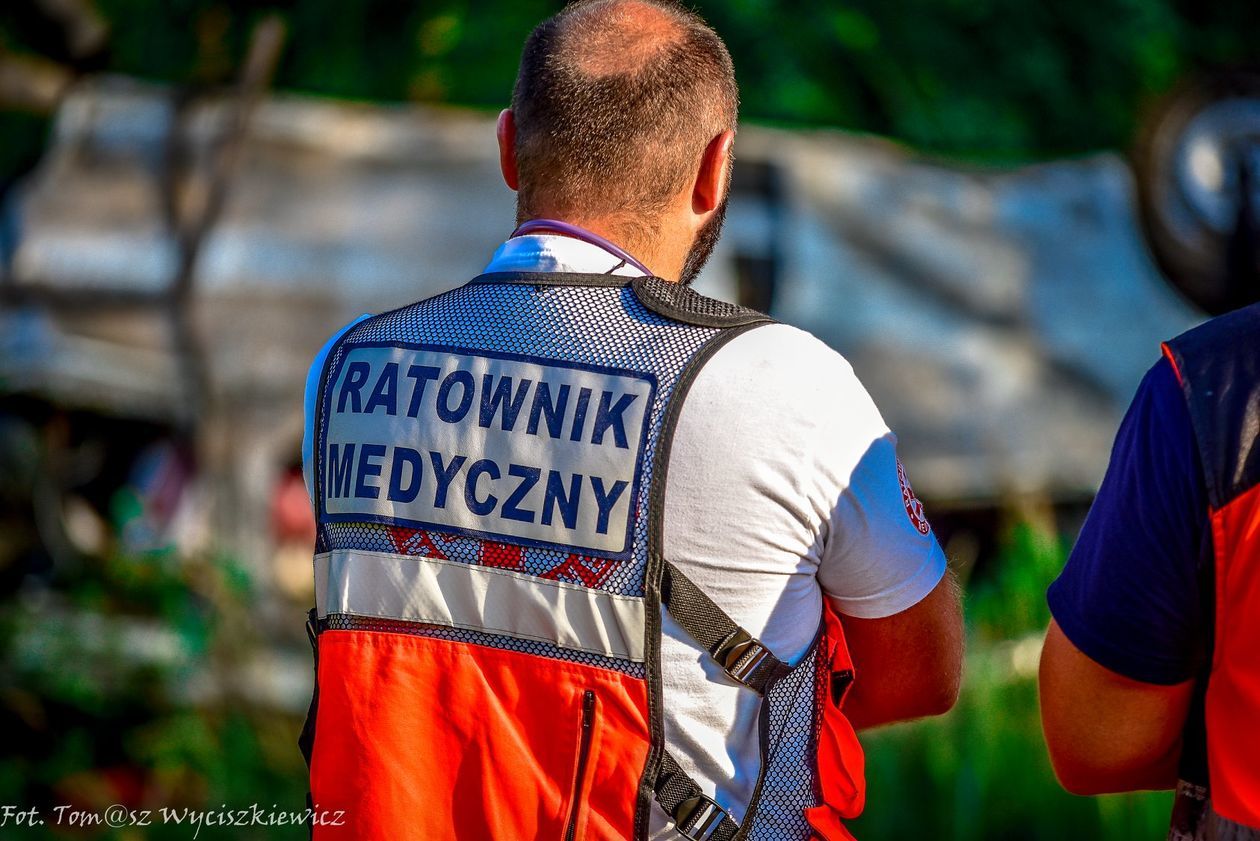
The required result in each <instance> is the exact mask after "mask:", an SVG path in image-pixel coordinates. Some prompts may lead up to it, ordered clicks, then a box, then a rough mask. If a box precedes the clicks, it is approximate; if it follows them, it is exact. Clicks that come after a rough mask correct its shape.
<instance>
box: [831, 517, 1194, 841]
mask: <svg viewBox="0 0 1260 841" xmlns="http://www.w3.org/2000/svg"><path fill="white" fill-rule="evenodd" d="M1066 555H1067V546H1066V544H1065V543H1064V542H1063V540H1062V539H1061V538H1060V537H1059V536H1058V534H1057V533H1056V532H1055V531H1053V530H1051V529H1049V528H1045V527H1040V528H1039V527H1037V526H1036V525H1033V524H1032V523H1030V522H1028V521H1020V522H1017V523H1016V524H1015V525H1014V526H1013V527H1011V528H1010V529H1009V532H1008V534H1007V536H1006V540H1005V543H1004V549H1003V551H1002V556H1001V557H1000V558H998V559H997V561H996V562H995V563H994V565H993V566H994V574H993V575H992V576H990V577H988V578H987V579H985V580H983V581H978V582H976V583H975V584H974V586H972V587H970V588H969V589H968V594H967V599H966V612H967V621H968V630H969V640H968V645H969V649H968V655H967V671H966V677H965V680H964V682H963V692H962V697H961V698H960V699H959V703H958V706H957V707H955V708H954V710H953V711H952V712H950V713H949V714H948V715H946V716H944V717H942V718H939V719H929V720H925V721H920V722H915V723H912V724H904V725H897V726H894V727H889V728H885V729H883V730H878V731H875V732H873V733H869V734H866V735H864V736H863V743H864V745H865V746H866V751H867V782H868V785H869V791H868V793H867V808H866V812H865V814H864V815H863V816H862V818H861V819H860V820H858V821H857V822H856V823H855V824H854V826H853V831H854V834H856V835H857V836H858V837H859V838H862V839H864V841H877V840H878V841H893V839H901V838H933V839H936V841H1003V839H1015V838H1018V839H1021V841H1061V839H1065V838H1090V839H1107V838H1111V839H1129V838H1151V839H1154V838H1162V837H1164V835H1165V834H1166V833H1167V831H1168V819H1169V815H1170V813H1171V809H1172V796H1171V794H1169V793H1167V792H1163V793H1144V794H1129V795H1116V796H1111V797H1095V798H1091V797H1076V796H1074V795H1071V794H1068V793H1067V792H1065V791H1064V790H1063V789H1062V788H1060V787H1059V784H1058V783H1057V782H1056V780H1055V778H1054V772H1053V771H1052V770H1051V767H1050V759H1049V757H1048V756H1047V754H1046V747H1045V743H1044V742H1043V740H1042V736H1041V720H1040V713H1039V711H1038V706H1037V681H1036V668H1037V660H1038V658H1039V656H1040V649H1041V637H1042V634H1043V633H1044V632H1045V627H1046V624H1047V623H1048V622H1049V620H1050V614H1049V610H1048V608H1047V607H1046V601H1045V592H1046V588H1047V587H1048V586H1049V585H1050V582H1051V581H1053V580H1054V578H1055V577H1056V576H1057V575H1058V574H1059V570H1061V569H1062V567H1063V563H1064V562H1065V560H1066Z"/></svg>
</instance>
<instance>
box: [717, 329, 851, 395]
mask: <svg viewBox="0 0 1260 841" xmlns="http://www.w3.org/2000/svg"><path fill="white" fill-rule="evenodd" d="M705 369H706V370H705V372H704V376H705V378H707V379H711V380H733V381H735V382H737V383H739V384H741V385H743V386H744V387H743V388H742V389H731V390H730V391H729V392H728V393H727V395H726V396H727V398H728V399H730V400H732V401H735V402H739V401H741V400H752V399H764V396H765V394H766V393H772V394H777V395H781V396H782V397H783V398H785V399H786V400H787V403H788V405H791V404H803V405H808V404H811V403H814V402H816V401H817V400H818V399H825V400H827V401H828V402H832V401H834V400H836V399H843V398H844V397H845V396H852V395H853V393H855V392H858V393H860V394H861V395H863V396H864V395H865V390H864V389H863V388H862V385H861V383H860V382H858V379H857V375H856V374H855V373H854V371H853V366H851V365H850V364H849V361H848V360H847V359H845V358H844V357H843V356H842V355H841V354H840V353H839V352H837V351H836V350H835V349H833V348H832V347H830V346H828V345H827V344H826V343H825V342H823V341H822V340H821V339H819V338H818V337H816V336H814V335H813V334H812V333H809V332H807V331H805V330H802V329H800V328H798V327H792V326H790V325H787V324H779V323H774V324H766V325H763V326H760V327H757V328H756V329H753V330H749V331H748V332H746V333H744V334H743V335H740V336H737V337H736V338H734V339H732V340H731V341H730V342H728V343H727V344H726V345H724V346H723V347H722V348H721V349H719V350H718V351H717V352H716V353H715V354H714V355H713V358H712V359H711V360H709V362H708V363H707V364H706V366H705Z"/></svg>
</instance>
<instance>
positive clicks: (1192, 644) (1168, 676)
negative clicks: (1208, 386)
mask: <svg viewBox="0 0 1260 841" xmlns="http://www.w3.org/2000/svg"><path fill="white" fill-rule="evenodd" d="M1210 534H1211V531H1210V527H1209V521H1208V500H1207V488H1206V487H1205V484H1204V479H1203V467H1202V464H1201V462H1200V459H1199V453H1198V447H1197V445H1196V443H1195V438H1194V430H1193V427H1192V426H1191V423H1190V412H1189V409H1188V408H1187V406H1186V399H1185V397H1184V395H1183V393H1182V390H1181V385H1180V384H1179V383H1178V382H1177V378H1176V375H1175V374H1174V373H1173V369H1172V365H1171V364H1169V362H1168V360H1167V359H1161V360H1160V361H1159V362H1158V363H1157V364H1156V365H1155V366H1154V367H1153V368H1151V370H1150V371H1148V372H1147V374H1146V377H1145V378H1144V379H1143V380H1142V385H1141V386H1140V387H1139V388H1138V392H1137V395H1136V396H1135V397H1134V398H1133V403H1132V404H1131V405H1130V406H1129V411H1128V414H1127V415H1126V416H1125V418H1124V422H1123V423H1122V424H1121V425H1120V431H1119V433H1118V434H1117V435H1116V443H1115V447H1114V448H1113V449H1112V452H1111V463H1110V464H1109V465H1108V467H1107V475H1106V478H1104V479H1103V483H1102V487H1101V488H1100V489H1099V491H1098V497H1097V499H1095V500H1094V505H1093V507H1092V508H1091V509H1090V511H1089V516H1088V517H1087V518H1086V520H1085V526H1084V527H1083V528H1082V529H1081V535H1080V538H1079V539H1078V540H1077V543H1076V546H1075V548H1074V549H1073V550H1072V555H1071V557H1070V558H1069V559H1068V562H1067V566H1065V567H1064V569H1063V572H1062V574H1061V575H1060V576H1059V578H1058V580H1057V581H1055V582H1054V584H1052V585H1051V586H1050V591H1049V593H1048V594H1047V598H1048V600H1049V603H1050V611H1051V613H1053V614H1054V618H1055V621H1057V622H1058V623H1059V627H1060V628H1062V629H1063V633H1064V634H1065V635H1066V636H1067V638H1068V639H1069V640H1071V641H1072V644H1073V645H1075V646H1076V647H1077V648H1078V649H1079V650H1080V651H1081V652H1083V653H1084V654H1085V655H1086V656H1088V657H1089V658H1090V659H1091V660H1093V661H1095V662H1096V663H1098V664H1100V665H1102V666H1105V667H1106V668H1108V669H1110V670H1111V671H1113V672H1117V673H1119V674H1121V675H1124V676H1125V677H1129V678H1132V679H1133V680H1138V681H1142V682H1144V683H1158V684H1166V685H1170V684H1175V683H1181V682H1182V681H1185V680H1189V679H1190V678H1192V677H1194V676H1195V674H1196V672H1197V671H1198V668H1199V664H1200V659H1201V657H1202V651H1203V650H1204V634H1205V631H1207V630H1209V628H1210V623H1208V622H1206V621H1205V617H1204V616H1203V613H1204V608H1203V606H1202V603H1201V598H1200V583H1199V573H1198V569H1199V559H1200V557H1201V553H1202V552H1203V551H1204V550H1205V547H1206V546H1207V544H1205V540H1207V539H1210Z"/></svg>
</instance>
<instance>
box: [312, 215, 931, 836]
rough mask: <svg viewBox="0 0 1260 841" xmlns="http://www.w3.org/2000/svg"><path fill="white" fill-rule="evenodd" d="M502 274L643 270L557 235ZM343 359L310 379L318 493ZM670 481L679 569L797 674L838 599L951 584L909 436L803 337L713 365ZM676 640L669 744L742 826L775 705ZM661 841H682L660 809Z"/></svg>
mask: <svg viewBox="0 0 1260 841" xmlns="http://www.w3.org/2000/svg"><path fill="white" fill-rule="evenodd" d="M486 271H544V272H546V271H565V272H579V273H595V274H602V273H609V272H611V273H615V274H618V275H637V274H640V272H638V271H637V270H635V269H634V268H633V267H631V266H628V265H626V264H625V263H624V262H623V261H621V260H620V259H619V258H617V257H614V256H612V255H611V254H609V253H608V252H606V251H604V250H603V249H602V248H600V247H599V246H597V245H593V244H591V243H587V242H583V241H581V240H576V239H573V238H569V237H562V236H550V235H535V236H523V237H517V238H515V239H510V240H508V241H507V242H506V243H504V244H503V245H502V246H501V247H500V248H499V250H498V251H497V252H496V253H495V255H494V259H493V260H492V261H491V262H490V265H489V266H487V267H486ZM347 329H348V328H347ZM330 345H331V342H330V343H329V346H330ZM327 347H328V346H326V348H325V351H321V353H320V355H319V357H317V358H316V363H315V365H314V366H312V369H311V376H310V377H309V378H308V381H307V400H306V403H307V435H306V440H305V441H304V442H303V462H304V464H305V465H307V471H308V474H307V486H308V487H310V476H309V465H310V460H311V459H310V453H311V450H310V439H311V432H310V431H311V419H312V417H313V411H312V409H313V403H314V395H315V389H316V386H317V382H318V377H319V369H320V368H321V367H322V362H323V357H324V354H325V353H326V350H327ZM668 475H669V480H668V485H667V487H666V493H665V522H664V551H665V556H666V558H668V559H669V560H670V561H671V562H673V563H674V564H675V565H676V566H677V567H678V568H679V569H680V570H682V572H683V573H684V574H685V575H687V577H688V578H690V579H691V580H692V581H694V582H695V583H696V585H697V586H699V587H700V588H701V589H702V590H704V591H705V592H706V593H707V594H708V595H709V596H710V597H711V598H712V599H713V600H714V601H715V602H717V603H718V604H719V605H720V606H721V607H722V608H724V609H725V610H726V612H727V613H728V614H730V616H731V618H732V619H734V620H735V621H736V622H737V623H739V624H740V625H741V626H742V627H743V628H745V629H746V630H747V631H749V632H750V633H752V634H753V635H754V636H756V637H758V638H759V639H761V640H762V642H764V643H765V644H766V645H767V646H768V647H769V648H770V650H771V651H773V652H774V653H775V654H776V655H778V656H779V657H780V658H781V659H783V660H786V661H788V662H789V663H794V662H796V661H797V660H798V659H799V658H800V657H801V656H802V655H803V654H804V653H805V651H806V649H807V648H808V647H809V644H810V642H811V641H812V640H813V637H814V634H815V632H816V631H817V628H818V622H819V618H820V615H821V610H822V596H823V592H824V591H825V592H826V593H827V594H828V595H829V596H830V597H831V598H832V600H833V603H834V604H835V605H836V607H837V609H838V610H840V611H841V612H842V613H844V614H848V615H850V616H855V617H862V618H867V619H874V618H881V617H885V616H891V615H893V614H896V613H900V612H901V611H903V610H906V609H907V608H909V607H911V606H913V605H914V604H916V603H917V602H919V601H920V600H921V599H923V598H924V597H925V596H926V595H927V594H928V593H930V592H931V591H932V590H933V588H935V586H936V585H937V583H938V582H939V581H940V580H941V577H942V576H943V575H944V573H945V556H944V554H943V553H942V552H941V549H940V546H939V545H938V544H937V542H936V539H935V537H934V536H932V534H931V533H930V532H928V533H926V534H925V533H924V532H925V531H927V527H926V521H925V520H923V519H922V518H921V516H918V514H919V512H917V511H914V510H911V509H910V508H909V507H908V505H907V500H906V498H905V496H904V495H903V474H902V473H901V472H900V470H899V465H898V463H897V455H896V438H895V436H894V435H893V434H892V432H891V431H889V429H888V427H887V425H886V424H885V423H884V420H883V418H882V417H880V414H879V410H878V409H876V408H875V404H874V402H872V400H871V398H870V395H869V394H867V392H866V389H865V388H863V387H862V384H861V383H860V382H858V379H857V377H856V376H855V375H854V373H853V369H852V368H851V367H850V366H849V363H848V362H846V361H845V359H844V358H843V357H841V356H840V355H839V354H838V353H836V352H835V351H833V350H831V349H830V348H829V347H827V346H826V345H824V344H823V343H822V342H821V341H819V340H818V339H816V338H814V337H813V336H811V335H810V334H808V333H806V332H804V331H802V330H798V329H796V328H794V327H789V326H786V325H781V324H774V325H768V326H763V327H758V328H756V329H753V330H750V331H748V332H746V333H744V334H742V335H740V336H738V337H736V338H735V339H733V340H732V341H730V342H728V343H727V344H726V345H725V346H724V347H722V348H721V349H720V350H718V351H717V352H716V353H715V354H714V355H713V356H712V357H711V358H710V360H709V361H708V362H707V363H706V364H705V366H704V368H702V369H701V371H700V373H699V375H698V376H697V378H696V380H695V382H694V383H693V385H692V387H691V391H690V393H689V394H688V396H687V398H686V402H685V403H684V404H683V409H682V413H681V414H680V416H679V419H678V426H677V428H676V430H675V432H674V440H673V449H672V451H671V453H670V462H669V474H668ZM662 628H663V632H664V639H663V641H662V646H661V661H662V662H661V668H662V681H663V701H664V713H665V737H666V742H667V744H668V745H669V749H670V752H671V754H673V756H674V757H675V758H676V759H677V760H678V762H679V764H680V765H681V766H682V767H683V769H684V770H686V771H687V772H688V773H690V774H691V776H692V777H693V778H694V779H695V780H696V782H697V783H698V784H699V785H700V786H701V787H702V788H704V789H705V790H706V792H707V793H708V794H709V795H711V796H713V797H714V799H716V800H717V802H718V803H719V804H721V805H722V806H723V807H724V808H727V809H729V810H730V811H731V813H732V815H733V816H734V817H735V818H736V819H737V820H738V819H739V818H740V817H742V815H743V807H744V805H745V804H747V802H748V800H749V799H750V798H751V797H752V792H753V788H754V787H755V785H756V780H757V771H758V768H759V765H760V756H759V747H758V738H759V737H758V725H757V715H758V707H759V704H760V701H761V699H760V697H759V696H757V695H756V694H755V693H752V692H750V691H748V690H747V689H744V688H742V687H740V686H738V685H736V684H735V683H734V682H733V681H731V680H730V679H729V678H727V677H726V675H725V674H724V673H723V672H722V671H721V669H720V668H719V667H717V665H716V664H715V663H713V661H712V659H711V658H710V657H709V655H708V653H707V652H705V651H704V650H703V649H702V648H701V647H700V646H698V645H697V644H696V643H694V642H693V641H692V640H691V639H690V637H688V636H687V634H686V632H684V631H683V630H682V629H681V628H679V627H678V626H677V625H676V624H675V623H674V622H673V621H672V620H671V619H670V618H669V616H668V615H666V616H665V617H664V619H663V622H662ZM651 835H652V837H653V838H662V839H663V838H676V837H677V833H675V832H674V831H673V830H672V829H671V824H670V822H669V820H668V818H667V817H666V816H665V815H664V813H663V812H662V811H661V810H660V809H655V810H654V815H653V824H652V833H651Z"/></svg>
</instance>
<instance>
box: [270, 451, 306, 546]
mask: <svg viewBox="0 0 1260 841" xmlns="http://www.w3.org/2000/svg"><path fill="white" fill-rule="evenodd" d="M271 528H272V532H273V533H274V534H275V538H276V542H278V543H304V544H306V545H308V546H309V545H313V544H314V543H315V512H314V511H312V510H311V498H310V497H309V496H307V493H306V481H305V480H304V479H303V478H302V471H301V469H300V468H296V467H295V468H292V469H291V470H289V472H287V473H285V475H284V477H283V478H281V479H280V482H279V483H278V484H277V485H276V489H275V492H274V493H273V494H272V497H271Z"/></svg>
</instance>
